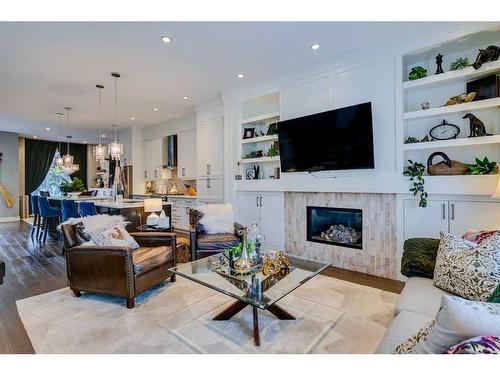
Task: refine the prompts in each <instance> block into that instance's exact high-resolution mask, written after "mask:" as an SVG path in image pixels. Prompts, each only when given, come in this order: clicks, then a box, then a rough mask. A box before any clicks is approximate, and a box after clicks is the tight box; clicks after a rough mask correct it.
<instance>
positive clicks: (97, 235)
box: [89, 224, 139, 249]
mask: <svg viewBox="0 0 500 375" xmlns="http://www.w3.org/2000/svg"><path fill="white" fill-rule="evenodd" d="M89 234H90V237H91V238H92V240H93V241H94V242H95V243H96V245H97V246H127V247H130V248H132V249H137V248H138V247H139V244H138V243H137V242H136V241H135V240H134V238H133V237H132V236H131V235H130V234H129V233H128V232H127V230H126V229H125V228H124V227H123V225H121V224H113V225H110V226H108V227H107V228H104V229H96V230H94V231H92V232H90V233H89Z"/></svg>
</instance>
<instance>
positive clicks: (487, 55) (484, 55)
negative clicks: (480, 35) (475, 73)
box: [472, 46, 500, 70]
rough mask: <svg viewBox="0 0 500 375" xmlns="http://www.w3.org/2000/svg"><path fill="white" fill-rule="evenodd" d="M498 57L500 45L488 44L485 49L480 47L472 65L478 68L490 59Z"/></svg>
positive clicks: (493, 59)
mask: <svg viewBox="0 0 500 375" xmlns="http://www.w3.org/2000/svg"><path fill="white" fill-rule="evenodd" d="M499 57H500V47H498V46H489V47H488V48H486V49H480V50H479V53H478V55H477V57H476V61H475V62H474V64H472V66H473V67H474V69H476V70H477V69H479V68H480V67H481V66H482V65H483V64H484V63H487V62H490V61H497V60H498V58H499Z"/></svg>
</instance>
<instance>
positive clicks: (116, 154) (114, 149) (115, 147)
mask: <svg viewBox="0 0 500 375" xmlns="http://www.w3.org/2000/svg"><path fill="white" fill-rule="evenodd" d="M108 153H109V157H110V158H111V159H113V160H120V158H121V157H122V153H123V144H121V143H118V141H116V140H115V141H113V142H111V143H110V144H108Z"/></svg>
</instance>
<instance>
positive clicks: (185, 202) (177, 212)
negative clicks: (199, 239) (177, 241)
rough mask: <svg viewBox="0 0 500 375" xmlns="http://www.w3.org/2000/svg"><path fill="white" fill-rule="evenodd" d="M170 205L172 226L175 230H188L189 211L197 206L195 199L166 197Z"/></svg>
mask: <svg viewBox="0 0 500 375" xmlns="http://www.w3.org/2000/svg"><path fill="white" fill-rule="evenodd" d="M167 199H168V202H171V203H172V216H171V220H172V225H173V227H174V228H175V229H180V230H186V231H188V230H189V211H190V210H191V208H194V207H196V206H197V205H198V203H197V200H196V199H195V198H177V197H170V196H169V197H168V198H167Z"/></svg>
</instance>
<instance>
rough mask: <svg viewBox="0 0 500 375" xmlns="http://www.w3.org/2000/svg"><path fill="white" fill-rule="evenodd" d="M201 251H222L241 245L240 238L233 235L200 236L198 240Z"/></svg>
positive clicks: (198, 248)
mask: <svg viewBox="0 0 500 375" xmlns="http://www.w3.org/2000/svg"><path fill="white" fill-rule="evenodd" d="M197 240H198V246H197V250H199V251H207V250H208V251H209V250H222V249H227V248H230V247H233V246H237V245H238V244H239V243H240V240H239V238H238V236H236V235H234V234H232V233H221V234H200V235H199V236H198V238H197Z"/></svg>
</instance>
